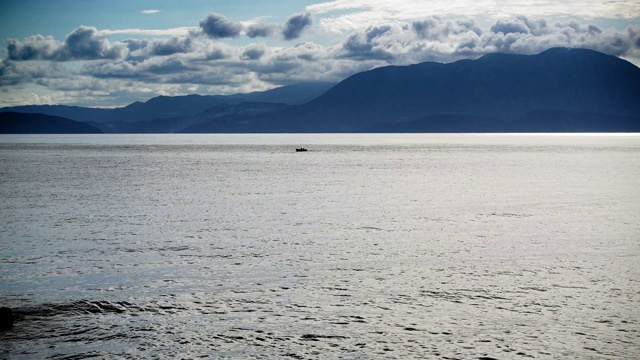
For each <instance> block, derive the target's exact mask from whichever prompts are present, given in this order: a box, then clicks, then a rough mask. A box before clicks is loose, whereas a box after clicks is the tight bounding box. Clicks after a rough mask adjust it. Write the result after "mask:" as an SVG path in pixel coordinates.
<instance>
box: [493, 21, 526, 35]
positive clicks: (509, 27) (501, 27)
mask: <svg viewBox="0 0 640 360" xmlns="http://www.w3.org/2000/svg"><path fill="white" fill-rule="evenodd" d="M491 31H492V32H494V33H503V34H513V33H516V34H529V27H528V26H527V25H526V24H525V23H524V22H523V21H521V20H520V19H514V20H499V21H498V22H497V23H495V24H494V25H493V26H491Z"/></svg>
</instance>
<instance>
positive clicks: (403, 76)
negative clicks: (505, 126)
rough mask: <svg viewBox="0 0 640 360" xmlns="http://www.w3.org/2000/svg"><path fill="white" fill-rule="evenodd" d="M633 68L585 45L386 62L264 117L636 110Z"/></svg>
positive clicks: (321, 122)
mask: <svg viewBox="0 0 640 360" xmlns="http://www.w3.org/2000/svg"><path fill="white" fill-rule="evenodd" d="M639 94H640V69H639V68H638V67H636V66H634V65H633V64H631V63H629V62H627V61H624V60H621V59H619V58H617V57H614V56H609V55H605V54H602V53H598V52H595V51H591V50H584V49H565V48H554V49H550V50H548V51H545V52H543V53H540V54H538V55H530V56H527V55H509V54H489V55H485V56H483V57H481V58H479V59H477V60H462V61H458V62H454V63H450V64H439V63H422V64H417V65H410V66H388V67H383V68H378V69H374V70H371V71H366V72H363V73H359V74H356V75H354V76H351V77H349V78H347V79H345V80H344V81H342V82H341V83H339V84H338V85H336V86H335V87H333V88H332V89H330V90H329V91H327V92H326V93H325V94H324V95H322V96H320V97H318V98H317V99H315V100H313V101H311V102H309V103H307V104H304V105H302V106H299V107H294V108H291V109H289V110H287V111H285V112H284V113H282V114H279V116H274V117H272V118H271V119H270V120H271V121H272V122H273V125H274V128H273V129H271V131H294V132H295V131H329V132H333V131H341V132H352V131H356V132H357V131H366V130H367V129H369V127H370V126H372V125H373V124H376V123H387V122H402V121H412V120H415V119H417V118H421V117H424V116H432V115H442V114H451V115H463V116H475V117H489V118H496V119H502V120H512V119H516V118H518V117H521V116H523V115H524V114H527V113H529V112H532V111H536V110H559V111H566V112H572V113H597V114H603V115H613V116H638V115H639V114H640V101H639V99H640V96H639Z"/></svg>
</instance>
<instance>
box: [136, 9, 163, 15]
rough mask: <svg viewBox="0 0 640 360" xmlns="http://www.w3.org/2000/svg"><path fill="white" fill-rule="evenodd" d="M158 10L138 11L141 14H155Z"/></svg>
mask: <svg viewBox="0 0 640 360" xmlns="http://www.w3.org/2000/svg"><path fill="white" fill-rule="evenodd" d="M159 12H160V10H142V11H140V13H141V14H145V15H151V14H157V13H159Z"/></svg>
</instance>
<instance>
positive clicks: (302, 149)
mask: <svg viewBox="0 0 640 360" xmlns="http://www.w3.org/2000/svg"><path fill="white" fill-rule="evenodd" d="M301 151H307V148H303V147H302V148H296V152H301Z"/></svg>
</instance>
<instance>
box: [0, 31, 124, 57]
mask: <svg viewBox="0 0 640 360" xmlns="http://www.w3.org/2000/svg"><path fill="white" fill-rule="evenodd" d="M7 43H8V46H7V50H8V53H9V59H11V60H18V61H19V60H54V61H70V60H95V59H108V60H115V59H120V58H122V57H124V56H125V55H126V53H127V48H126V46H124V44H122V43H116V44H113V45H112V44H111V43H110V42H109V40H108V39H107V37H106V36H105V35H104V34H101V33H99V32H98V30H97V29H96V28H94V27H89V26H80V27H79V28H77V29H75V30H74V31H72V32H71V33H70V34H69V35H67V37H66V39H65V40H64V42H63V43H60V42H58V41H56V40H55V39H54V38H53V37H51V36H46V37H45V36H42V35H34V36H30V37H28V38H27V39H25V40H24V41H19V40H15V39H8V40H7Z"/></svg>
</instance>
